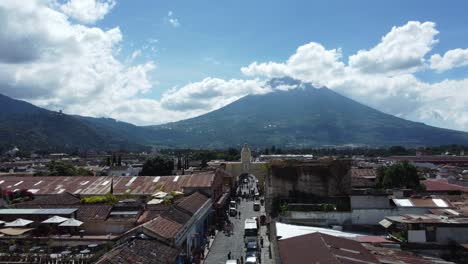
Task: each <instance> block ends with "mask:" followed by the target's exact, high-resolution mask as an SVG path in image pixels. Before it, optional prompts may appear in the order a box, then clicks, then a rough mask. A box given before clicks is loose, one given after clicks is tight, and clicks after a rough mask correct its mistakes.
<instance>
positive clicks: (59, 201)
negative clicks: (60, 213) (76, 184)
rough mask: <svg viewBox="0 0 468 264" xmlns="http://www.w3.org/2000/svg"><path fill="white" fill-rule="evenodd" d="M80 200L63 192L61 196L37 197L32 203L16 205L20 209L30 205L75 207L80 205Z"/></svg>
mask: <svg viewBox="0 0 468 264" xmlns="http://www.w3.org/2000/svg"><path fill="white" fill-rule="evenodd" d="M80 202H81V200H80V198H78V197H76V196H75V195H73V194H71V193H69V192H64V193H61V194H57V195H53V196H39V197H36V198H35V199H34V200H32V201H27V202H24V203H21V204H17V205H18V206H20V207H24V206H26V207H27V206H30V205H62V206H63V205H75V204H80Z"/></svg>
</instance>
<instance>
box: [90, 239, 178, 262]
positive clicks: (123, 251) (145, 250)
mask: <svg viewBox="0 0 468 264" xmlns="http://www.w3.org/2000/svg"><path fill="white" fill-rule="evenodd" d="M181 251H182V250H181V249H178V248H173V247H170V246H167V245H165V244H163V243H161V242H159V241H157V240H134V241H132V242H130V243H129V244H128V245H122V246H120V247H118V248H115V249H113V250H111V251H109V252H107V253H106V254H104V255H103V256H102V257H101V258H100V259H99V260H98V261H97V262H96V263H98V264H124V263H135V264H153V263H154V264H166V263H176V261H177V258H178V256H179V254H180V253H181Z"/></svg>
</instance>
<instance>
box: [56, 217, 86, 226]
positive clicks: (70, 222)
mask: <svg viewBox="0 0 468 264" xmlns="http://www.w3.org/2000/svg"><path fill="white" fill-rule="evenodd" d="M82 224H83V222H81V221H79V220H76V219H75V218H70V219H68V220H67V221H65V222H63V223H61V224H60V225H59V226H81V225H82Z"/></svg>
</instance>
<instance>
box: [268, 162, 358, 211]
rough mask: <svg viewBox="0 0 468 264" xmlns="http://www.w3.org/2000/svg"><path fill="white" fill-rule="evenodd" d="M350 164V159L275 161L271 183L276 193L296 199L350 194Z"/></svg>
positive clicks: (299, 200)
mask: <svg viewBox="0 0 468 264" xmlns="http://www.w3.org/2000/svg"><path fill="white" fill-rule="evenodd" d="M349 166H350V165H349V162H348V161H347V160H323V161H322V160H320V161H309V162H299V161H272V163H271V173H270V175H269V177H270V178H271V181H269V186H268V187H269V188H270V189H271V190H270V193H271V194H272V195H273V196H275V197H277V198H279V199H288V200H289V201H290V202H295V203H308V202H313V201H312V200H311V199H314V197H315V198H316V197H330V196H342V195H347V194H349V192H350V189H351V177H350V175H349Z"/></svg>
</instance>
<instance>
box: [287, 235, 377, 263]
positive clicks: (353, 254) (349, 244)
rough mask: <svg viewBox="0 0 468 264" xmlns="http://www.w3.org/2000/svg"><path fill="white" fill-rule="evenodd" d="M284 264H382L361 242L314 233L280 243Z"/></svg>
mask: <svg viewBox="0 0 468 264" xmlns="http://www.w3.org/2000/svg"><path fill="white" fill-rule="evenodd" d="M278 244H279V251H280V257H281V262H282V263H283V264H309V263H330V264H334V263H337V264H339V263H380V262H379V261H378V260H377V258H375V257H374V256H373V255H372V254H371V253H370V252H369V251H368V250H367V249H366V248H364V247H363V246H362V245H361V244H360V243H359V242H357V241H354V240H350V239H346V238H341V237H334V236H330V235H326V234H322V233H318V232H317V233H312V234H307V235H302V236H297V237H292V238H288V239H283V240H280V241H279V242H278Z"/></svg>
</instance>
